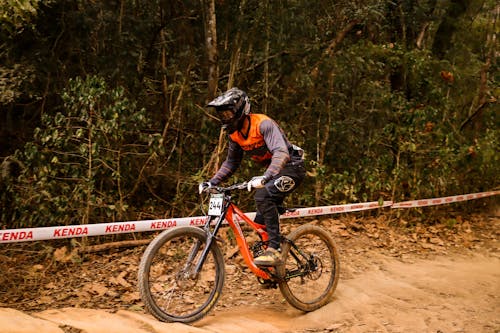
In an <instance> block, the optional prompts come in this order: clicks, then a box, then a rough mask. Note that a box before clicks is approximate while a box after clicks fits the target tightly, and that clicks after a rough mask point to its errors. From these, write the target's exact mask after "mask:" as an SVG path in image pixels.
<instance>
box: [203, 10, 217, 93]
mask: <svg viewBox="0 0 500 333" xmlns="http://www.w3.org/2000/svg"><path fill="white" fill-rule="evenodd" d="M202 7H203V14H204V19H205V47H206V51H207V60H208V80H207V81H208V95H207V98H208V100H209V101H210V100H212V99H213V98H214V97H215V95H216V93H217V85H218V79H219V66H218V59H217V58H218V52H217V21H216V17H215V0H202Z"/></svg>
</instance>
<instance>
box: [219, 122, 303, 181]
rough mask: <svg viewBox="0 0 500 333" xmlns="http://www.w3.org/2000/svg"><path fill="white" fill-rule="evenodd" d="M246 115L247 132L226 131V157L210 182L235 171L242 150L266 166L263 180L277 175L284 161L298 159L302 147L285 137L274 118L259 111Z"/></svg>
mask: <svg viewBox="0 0 500 333" xmlns="http://www.w3.org/2000/svg"><path fill="white" fill-rule="evenodd" d="M249 117H250V118H249V120H250V126H249V129H248V133H241V132H240V131H235V132H234V133H232V134H230V135H229V149H228V153H227V157H226V160H225V161H224V162H223V163H222V165H221V167H220V169H219V170H218V171H217V172H216V174H215V175H214V176H213V177H212V179H210V182H211V183H212V184H213V185H217V184H219V183H221V182H222V181H224V180H226V179H227V178H228V177H230V176H231V175H232V174H233V173H234V172H235V171H236V169H237V168H238V167H239V166H240V164H241V161H242V159H243V155H244V153H245V152H246V153H247V154H249V155H250V156H251V158H252V159H253V160H254V161H256V162H258V163H260V164H262V165H264V166H266V167H267V169H266V171H265V172H264V177H265V178H266V179H267V180H269V179H272V178H273V177H274V176H276V175H278V174H279V173H280V171H281V170H282V169H283V167H284V166H285V165H286V164H287V163H290V162H298V161H302V150H301V149H300V148H298V147H297V146H294V145H292V144H291V143H290V142H289V141H288V139H287V138H286V136H285V134H284V133H283V131H282V130H281V128H280V127H279V126H278V124H276V122H275V121H274V120H272V119H271V118H269V117H268V116H266V115H263V114H250V115H249Z"/></svg>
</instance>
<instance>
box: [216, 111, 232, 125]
mask: <svg viewBox="0 0 500 333" xmlns="http://www.w3.org/2000/svg"><path fill="white" fill-rule="evenodd" d="M218 115H219V118H220V120H221V121H222V122H223V123H226V122H229V121H231V120H233V119H234V112H233V110H222V111H219V112H218Z"/></svg>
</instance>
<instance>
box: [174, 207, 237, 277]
mask: <svg viewBox="0 0 500 333" xmlns="http://www.w3.org/2000/svg"><path fill="white" fill-rule="evenodd" d="M226 211H227V209H225V210H224V212H223V214H222V215H220V216H216V217H215V220H216V221H215V225H214V227H213V230H211V228H210V226H211V224H212V221H213V220H214V217H212V216H208V217H207V222H206V223H205V226H204V227H203V230H204V231H205V235H207V240H206V243H205V246H204V248H203V250H202V253H201V256H200V259H199V260H198V261H197V262H196V266H195V267H194V269H192V270H190V268H191V266H192V264H193V260H194V259H195V258H196V255H197V254H198V251H199V250H200V247H201V246H202V241H201V240H199V239H198V240H196V243H195V244H194V247H193V249H192V250H191V253H190V254H189V257H188V261H187V263H186V266H185V267H184V269H185V270H184V271H185V272H190V273H189V278H191V279H195V278H196V277H197V276H198V274H199V273H200V272H201V269H202V268H203V264H204V263H205V260H206V259H207V256H208V252H209V251H210V248H211V247H212V243H213V242H214V240H215V241H216V240H217V237H216V236H215V235H217V232H218V231H219V228H220V226H221V224H222V222H223V221H224V218H225V216H226Z"/></svg>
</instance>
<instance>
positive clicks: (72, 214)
mask: <svg viewBox="0 0 500 333" xmlns="http://www.w3.org/2000/svg"><path fill="white" fill-rule="evenodd" d="M62 100H63V109H62V110H61V111H59V112H57V113H56V114H55V115H54V116H48V115H44V116H43V118H42V127H40V128H37V129H36V130H35V136H34V141H33V142H30V143H28V144H26V146H25V148H24V149H23V151H20V152H19V153H18V155H19V156H18V158H19V159H20V160H22V161H23V162H24V165H25V167H26V168H25V172H24V173H23V175H22V177H21V180H20V183H19V185H18V186H19V187H20V188H21V189H22V191H21V195H20V196H19V197H17V198H16V200H17V204H18V209H17V214H16V217H17V218H18V219H19V221H22V224H21V225H18V226H26V225H31V226H37V225H61V224H78V223H92V222H102V221H103V218H104V219H106V220H107V221H109V220H123V219H124V218H126V217H127V216H129V211H130V210H133V209H134V207H131V204H132V205H135V204H137V202H136V201H135V199H137V198H136V197H135V194H136V193H135V192H136V191H137V189H138V188H139V187H140V186H141V183H142V182H144V174H143V172H144V169H145V168H146V167H148V165H151V163H152V162H154V161H155V160H156V159H157V158H158V157H159V154H160V153H161V151H162V149H161V146H162V139H161V137H160V136H159V135H155V134H149V133H147V132H146V130H147V128H148V126H150V125H148V124H149V121H148V118H147V116H146V113H145V110H144V109H137V107H136V106H135V104H134V103H133V102H131V101H130V100H128V99H127V98H126V97H125V96H124V91H123V89H121V88H117V89H113V90H109V89H108V88H107V85H106V83H105V82H104V80H103V79H102V78H99V77H88V78H87V79H85V80H83V79H80V78H76V79H74V80H70V82H69V84H68V88H67V89H66V90H65V91H64V92H63V94H62ZM33 209H36V211H37V214H33V213H32V210H33ZM12 222H14V221H12Z"/></svg>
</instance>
